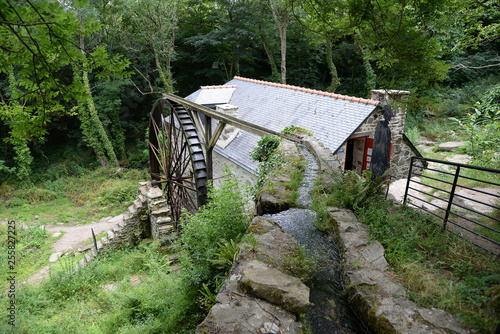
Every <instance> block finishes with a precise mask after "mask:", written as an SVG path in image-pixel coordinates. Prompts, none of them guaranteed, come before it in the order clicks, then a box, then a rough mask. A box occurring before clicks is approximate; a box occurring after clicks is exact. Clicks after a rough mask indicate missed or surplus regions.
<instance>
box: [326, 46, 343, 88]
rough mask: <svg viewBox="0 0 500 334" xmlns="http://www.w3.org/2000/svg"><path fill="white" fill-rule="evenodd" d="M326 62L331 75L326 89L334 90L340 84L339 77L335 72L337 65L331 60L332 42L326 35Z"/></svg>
mask: <svg viewBox="0 0 500 334" xmlns="http://www.w3.org/2000/svg"><path fill="white" fill-rule="evenodd" d="M326 64H327V66H328V70H329V71H330V76H331V82H330V86H328V88H327V89H326V90H327V91H329V92H335V90H336V89H337V88H338V87H339V86H340V79H339V75H338V73H337V67H336V66H335V63H334V62H333V43H332V41H331V40H330V39H329V38H328V37H327V38H326Z"/></svg>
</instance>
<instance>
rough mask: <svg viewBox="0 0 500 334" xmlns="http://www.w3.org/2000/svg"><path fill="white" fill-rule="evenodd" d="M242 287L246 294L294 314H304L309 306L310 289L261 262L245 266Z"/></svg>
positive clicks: (241, 281)
mask: <svg viewBox="0 0 500 334" xmlns="http://www.w3.org/2000/svg"><path fill="white" fill-rule="evenodd" d="M240 285H241V287H242V288H243V290H245V291H246V292H248V293H251V294H253V295H255V296H257V297H260V298H262V299H265V300H267V301H269V302H271V303H273V304H277V305H279V306H282V307H283V308H285V309H286V310H288V311H291V312H293V313H297V314H300V313H304V312H305V311H306V310H307V307H308V306H309V288H308V287H307V286H306V285H305V284H304V283H302V281H301V280H300V279H298V278H297V277H293V276H289V275H285V274H283V273H282V272H281V271H279V270H277V269H274V268H270V267H268V266H266V265H265V264H264V263H262V262H260V261H249V262H247V263H245V264H243V268H242V270H241V279H240Z"/></svg>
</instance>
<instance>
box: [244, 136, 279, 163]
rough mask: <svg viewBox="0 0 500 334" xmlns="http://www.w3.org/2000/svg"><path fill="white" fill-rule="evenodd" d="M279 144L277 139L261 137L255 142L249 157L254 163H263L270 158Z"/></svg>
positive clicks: (274, 137)
mask: <svg viewBox="0 0 500 334" xmlns="http://www.w3.org/2000/svg"><path fill="white" fill-rule="evenodd" d="M279 144H280V139H279V137H276V136H263V137H262V138H261V139H260V140H259V141H258V142H257V146H256V147H254V149H253V150H252V152H250V157H251V158H252V159H253V160H255V161H259V162H265V161H267V160H268V159H269V158H270V157H271V155H272V154H273V152H274V151H275V150H276V148H278V145H279Z"/></svg>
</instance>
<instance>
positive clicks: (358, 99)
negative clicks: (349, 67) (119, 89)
mask: <svg viewBox="0 0 500 334" xmlns="http://www.w3.org/2000/svg"><path fill="white" fill-rule="evenodd" d="M234 79H236V80H241V81H248V82H253V83H257V84H261V85H267V86H273V87H280V88H287V89H293V90H296V91H300V92H305V93H310V94H317V95H323V96H328V97H333V98H334V99H341V100H347V101H352V102H359V103H364V104H372V105H374V106H376V105H378V103H379V101H375V100H369V99H364V98H361V97H353V96H347V95H341V94H335V93H329V92H325V91H321V90H316V89H309V88H304V87H298V86H292V85H287V84H281V83H276V82H270V81H263V80H257V79H250V78H244V77H240V76H235V77H234Z"/></svg>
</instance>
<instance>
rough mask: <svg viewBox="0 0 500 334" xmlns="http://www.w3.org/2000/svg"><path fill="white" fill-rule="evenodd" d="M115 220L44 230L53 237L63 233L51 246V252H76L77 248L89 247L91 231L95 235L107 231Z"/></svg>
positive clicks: (107, 219) (54, 226) (50, 227)
mask: <svg viewBox="0 0 500 334" xmlns="http://www.w3.org/2000/svg"><path fill="white" fill-rule="evenodd" d="M114 220H115V218H111V217H105V218H102V219H101V220H100V221H98V222H94V223H90V224H86V225H74V226H67V225H46V226H45V229H46V230H47V231H48V232H49V233H51V234H52V235H54V234H55V233H63V236H62V237H61V238H60V239H58V240H57V241H56V242H55V243H54V244H53V245H52V251H54V252H65V251H68V250H71V249H74V250H77V249H78V247H82V246H87V245H91V244H92V241H90V242H86V241H89V240H91V239H92V229H93V230H94V233H95V235H97V234H99V233H101V232H104V231H107V230H109V229H111V228H112V227H113V225H114V224H115V222H114Z"/></svg>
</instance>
